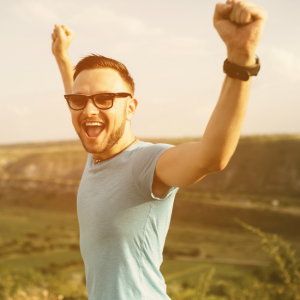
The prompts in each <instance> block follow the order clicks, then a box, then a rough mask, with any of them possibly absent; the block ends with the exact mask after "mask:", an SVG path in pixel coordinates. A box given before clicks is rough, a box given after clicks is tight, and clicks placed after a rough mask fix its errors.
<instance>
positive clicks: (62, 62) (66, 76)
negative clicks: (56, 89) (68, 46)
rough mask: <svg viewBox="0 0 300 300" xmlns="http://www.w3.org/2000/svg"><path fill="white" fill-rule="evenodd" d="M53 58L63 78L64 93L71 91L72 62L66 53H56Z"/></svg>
mask: <svg viewBox="0 0 300 300" xmlns="http://www.w3.org/2000/svg"><path fill="white" fill-rule="evenodd" d="M55 59H56V62H57V65H58V68H59V71H60V74H61V77H62V80H63V84H64V88H65V93H66V94H69V93H72V86H73V75H74V69H73V65H72V62H71V60H70V58H69V56H68V55H67V54H66V55H56V56H55Z"/></svg>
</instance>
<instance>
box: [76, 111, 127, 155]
mask: <svg viewBox="0 0 300 300" xmlns="http://www.w3.org/2000/svg"><path fill="white" fill-rule="evenodd" d="M125 126H126V105H125V107H124V111H123V119H122V122H121V124H120V126H119V127H118V128H117V129H116V130H114V131H113V132H112V133H111V134H110V135H109V137H108V141H107V144H106V146H105V147H104V148H103V149H102V147H101V146H96V145H95V146H87V145H85V144H84V142H83V139H82V138H81V136H80V135H79V134H78V133H77V134H78V136H79V138H80V140H81V143H82V145H83V147H84V149H85V151H86V152H88V153H99V154H101V153H104V152H106V151H108V150H110V149H111V148H112V147H113V146H114V145H116V144H117V143H118V141H119V140H120V139H121V137H122V136H123V134H124V132H125Z"/></svg>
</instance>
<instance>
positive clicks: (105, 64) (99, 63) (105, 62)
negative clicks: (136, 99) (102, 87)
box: [73, 53, 135, 94]
mask: <svg viewBox="0 0 300 300" xmlns="http://www.w3.org/2000/svg"><path fill="white" fill-rule="evenodd" d="M97 68H111V69H114V70H116V71H117V72H118V73H119V75H120V76H121V78H122V79H123V80H124V81H125V82H126V83H127V84H128V86H129V87H130V89H131V92H132V94H134V89H135V85H134V81H133V78H132V77H131V75H130V74H129V72H128V70H127V68H126V67H125V65H123V64H122V63H121V62H119V61H117V60H114V59H112V58H108V57H105V56H102V55H98V54H93V53H92V54H90V55H88V56H86V57H84V58H83V59H81V60H80V61H79V62H78V63H77V65H76V66H75V67H74V71H75V73H74V76H73V79H74V80H75V78H76V77H77V76H78V74H79V73H80V72H82V71H83V70H91V69H97Z"/></svg>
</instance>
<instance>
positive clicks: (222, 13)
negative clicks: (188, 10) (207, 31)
mask: <svg viewBox="0 0 300 300" xmlns="http://www.w3.org/2000/svg"><path fill="white" fill-rule="evenodd" d="M231 10H232V4H230V3H226V4H224V3H217V5H216V8H215V14H214V24H215V23H216V22H217V21H219V20H224V19H225V17H226V15H228V14H229V13H230V12H231Z"/></svg>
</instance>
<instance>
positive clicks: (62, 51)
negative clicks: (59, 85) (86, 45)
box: [52, 24, 74, 94]
mask: <svg viewBox="0 0 300 300" xmlns="http://www.w3.org/2000/svg"><path fill="white" fill-rule="evenodd" d="M73 38H74V32H73V31H72V30H71V29H69V28H68V27H66V26H64V25H62V26H60V25H57V24H55V26H54V30H53V33H52V53H53V55H54V57H55V59H56V62H57V65H58V68H59V71H60V74H61V77H62V80H63V84H64V88H65V93H66V94H68V93H72V86H73V74H74V71H73V65H72V62H71V60H70V58H69V55H68V48H69V46H70V44H71V42H72V40H73Z"/></svg>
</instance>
